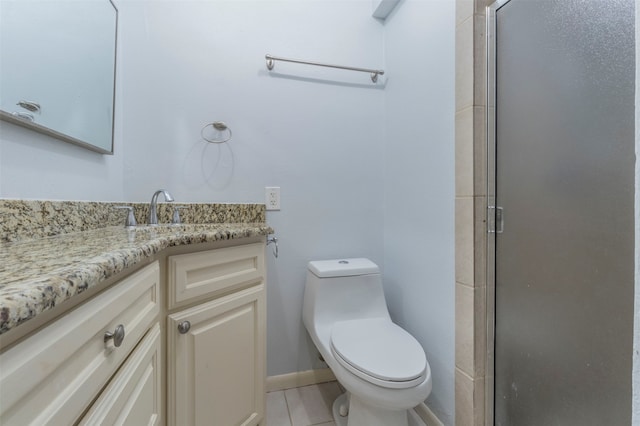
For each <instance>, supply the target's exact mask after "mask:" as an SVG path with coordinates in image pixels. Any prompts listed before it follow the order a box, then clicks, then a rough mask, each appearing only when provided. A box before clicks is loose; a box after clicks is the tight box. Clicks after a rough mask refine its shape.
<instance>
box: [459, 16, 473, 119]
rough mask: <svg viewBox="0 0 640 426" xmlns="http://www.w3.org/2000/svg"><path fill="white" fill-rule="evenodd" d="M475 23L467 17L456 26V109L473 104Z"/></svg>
mask: <svg viewBox="0 0 640 426" xmlns="http://www.w3.org/2000/svg"><path fill="white" fill-rule="evenodd" d="M473 23H474V19H467V20H466V21H464V22H462V23H461V24H460V25H458V26H456V111H461V110H462V109H464V108H466V107H469V106H472V105H473V96H474V89H473V55H474V53H473V52H474V44H473Z"/></svg>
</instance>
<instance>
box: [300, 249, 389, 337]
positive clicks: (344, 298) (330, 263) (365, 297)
mask: <svg viewBox="0 0 640 426" xmlns="http://www.w3.org/2000/svg"><path fill="white" fill-rule="evenodd" d="M379 317H386V318H388V317H389V311H388V310H387V303H386V300H385V297H384V291H383V289H382V278H381V276H380V268H378V265H376V264H375V263H373V262H372V261H370V260H369V259H362V258H360V259H335V260H322V261H312V262H309V265H308V271H307V282H306V286H305V291H304V304H303V320H304V322H305V325H306V326H307V327H309V326H311V325H312V324H315V325H316V326H318V325H322V324H333V323H334V322H336V321H345V320H350V319H361V318H379Z"/></svg>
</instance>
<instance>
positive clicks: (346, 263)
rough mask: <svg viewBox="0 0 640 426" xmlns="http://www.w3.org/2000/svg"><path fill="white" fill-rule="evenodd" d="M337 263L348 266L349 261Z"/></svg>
mask: <svg viewBox="0 0 640 426" xmlns="http://www.w3.org/2000/svg"><path fill="white" fill-rule="evenodd" d="M338 263H339V264H341V265H348V264H349V261H348V260H339V261H338Z"/></svg>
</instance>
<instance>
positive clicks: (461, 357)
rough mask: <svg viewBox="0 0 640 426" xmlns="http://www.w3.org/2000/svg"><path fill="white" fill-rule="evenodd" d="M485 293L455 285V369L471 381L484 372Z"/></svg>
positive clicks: (483, 290)
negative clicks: (470, 378)
mask: <svg viewBox="0 0 640 426" xmlns="http://www.w3.org/2000/svg"><path fill="white" fill-rule="evenodd" d="M485 290H486V289H485V288H484V287H469V286H467V285H464V284H460V283H456V333H455V334H456V338H455V342H456V368H458V369H460V370H461V371H463V372H464V373H465V374H467V375H468V376H470V377H472V378H474V379H476V378H481V377H483V376H484V373H485V369H486V368H485V364H486V358H487V355H486V353H487V349H486V348H487V344H486V320H485V312H486V308H485V306H486V291H485Z"/></svg>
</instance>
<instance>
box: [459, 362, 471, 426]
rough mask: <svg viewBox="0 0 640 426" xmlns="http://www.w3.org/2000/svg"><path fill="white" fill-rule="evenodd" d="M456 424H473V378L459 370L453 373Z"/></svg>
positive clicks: (464, 425) (466, 425)
mask: <svg viewBox="0 0 640 426" xmlns="http://www.w3.org/2000/svg"><path fill="white" fill-rule="evenodd" d="M455 395H456V419H455V424H456V426H474V425H473V379H472V378H471V377H469V376H467V375H466V374H464V373H463V372H462V371H461V370H459V369H456V373H455Z"/></svg>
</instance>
